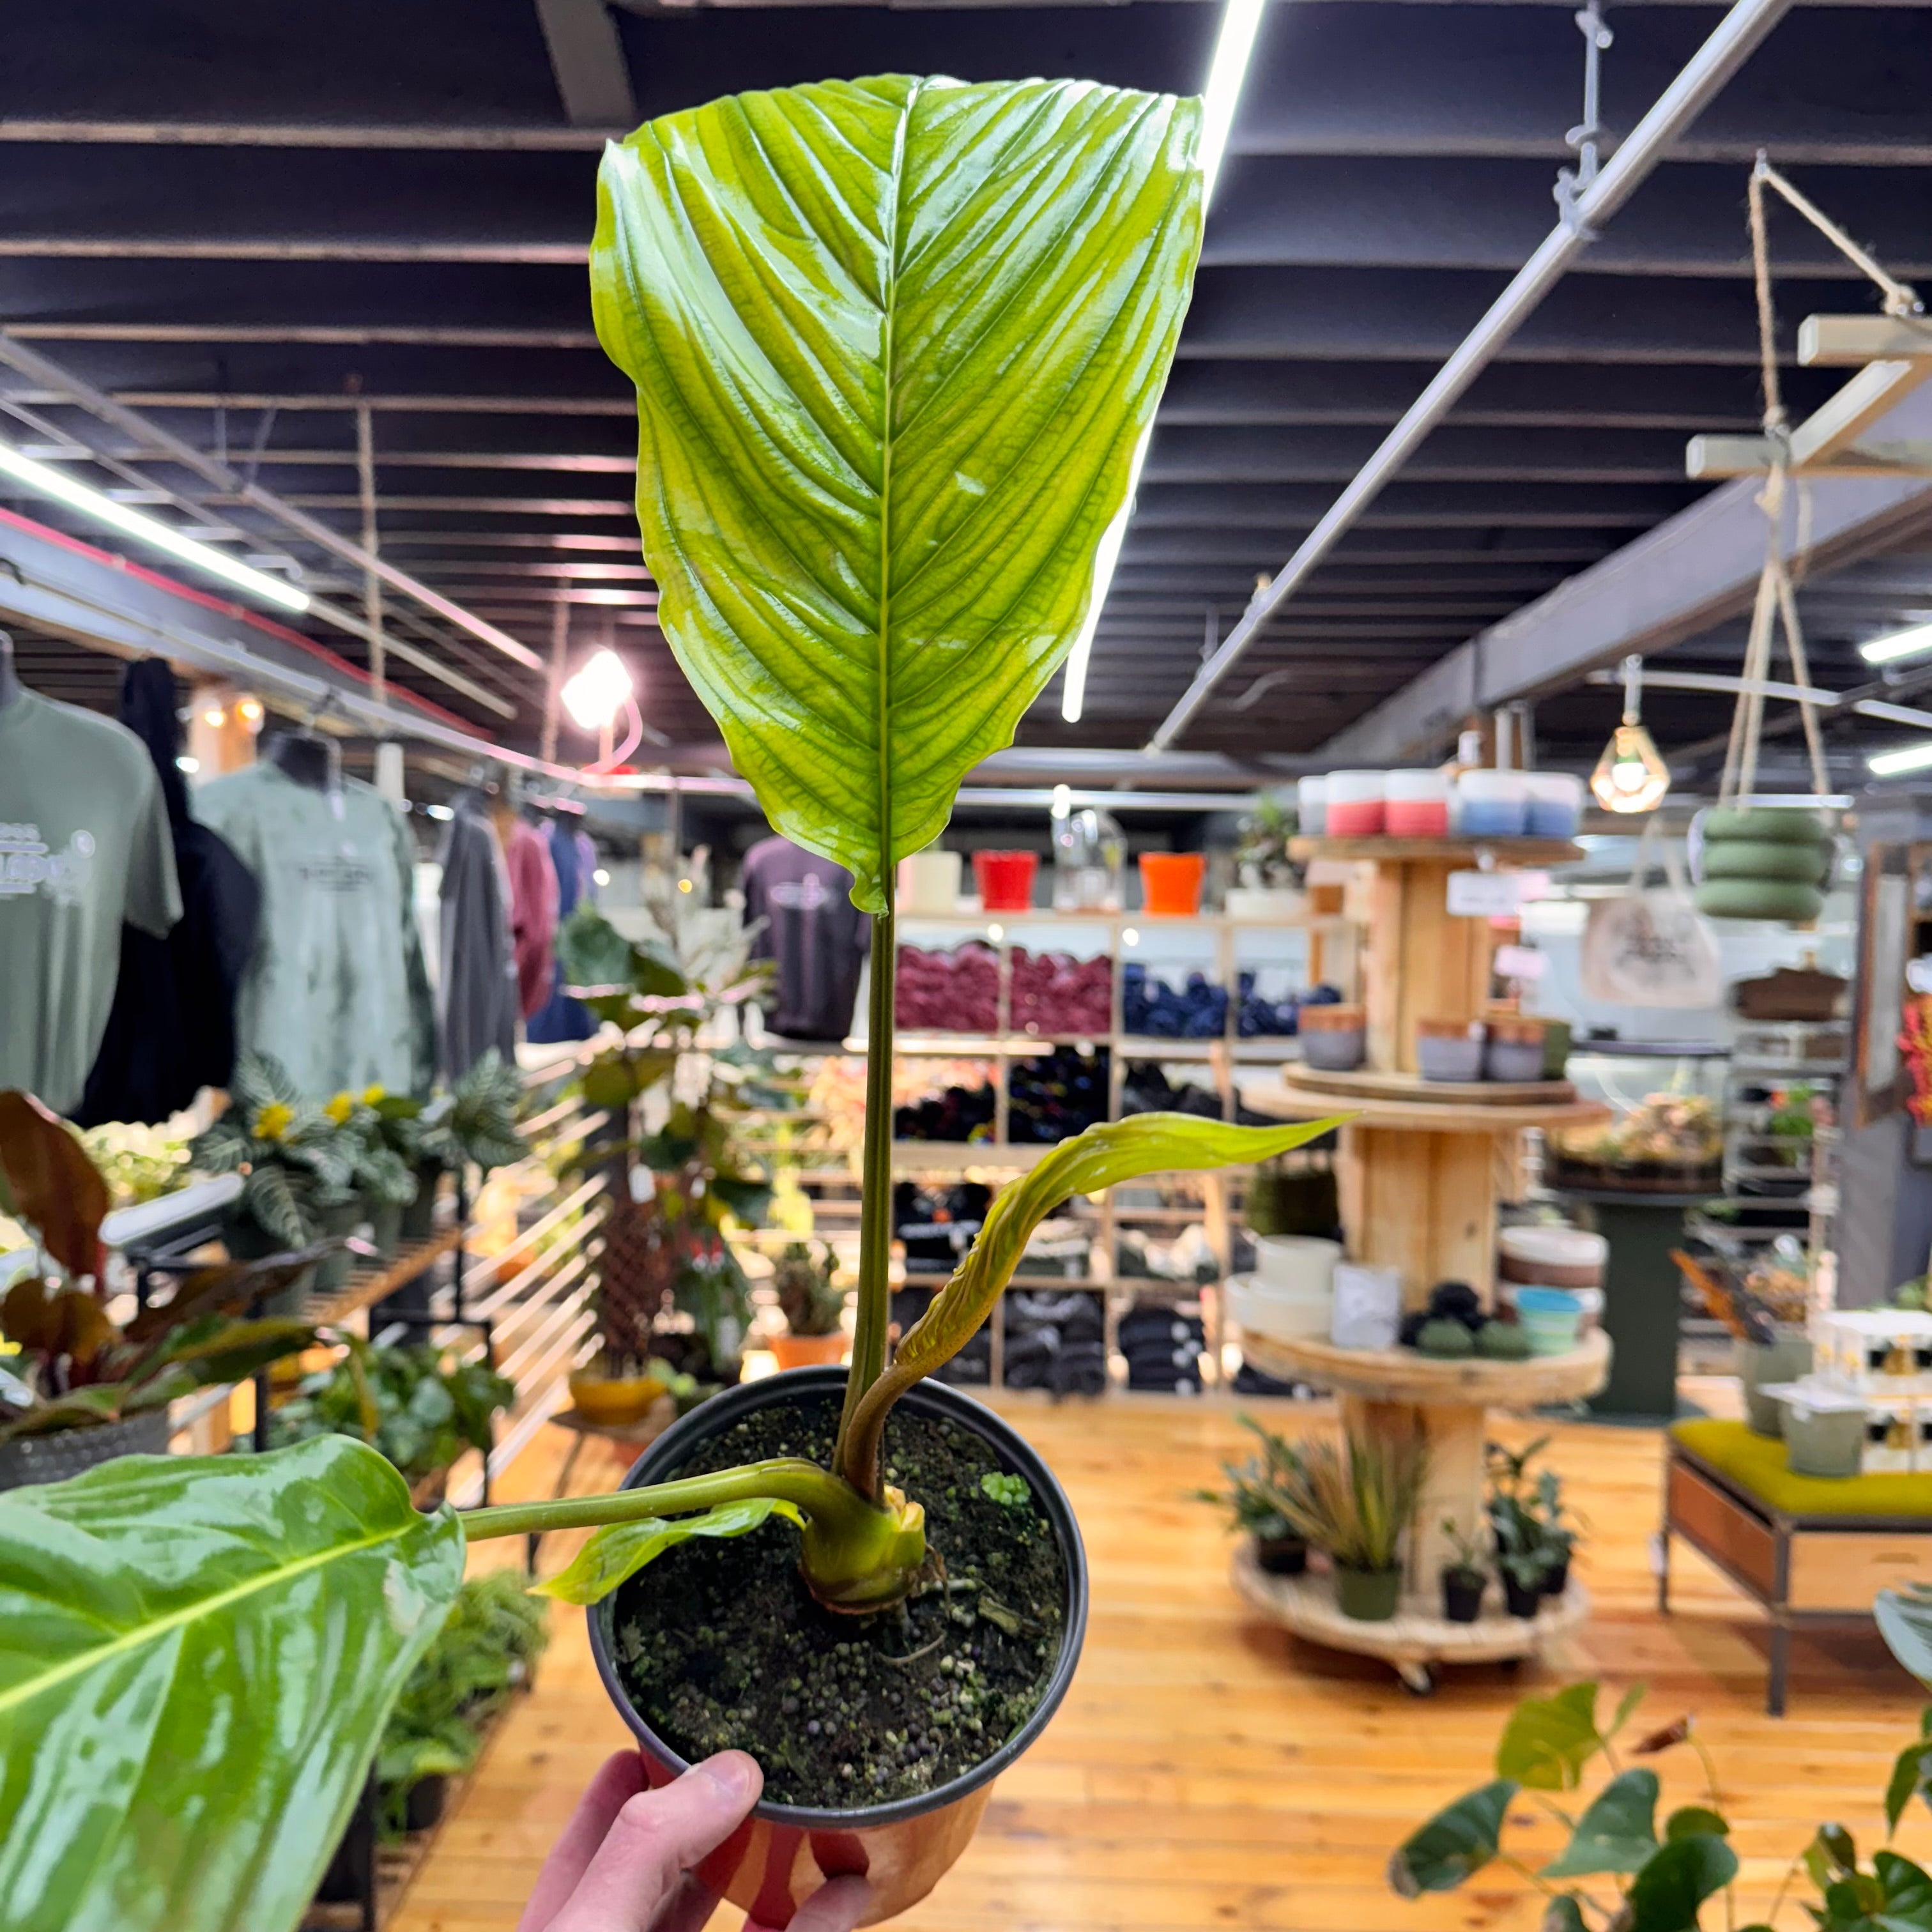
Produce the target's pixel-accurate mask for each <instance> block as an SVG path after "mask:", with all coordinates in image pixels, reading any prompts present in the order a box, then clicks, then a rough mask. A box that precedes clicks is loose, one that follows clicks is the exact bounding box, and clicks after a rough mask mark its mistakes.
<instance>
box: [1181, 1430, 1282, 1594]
mask: <svg viewBox="0 0 1932 1932" xmlns="http://www.w3.org/2000/svg"><path fill="white" fill-rule="evenodd" d="M1235 1421H1237V1422H1238V1423H1240V1424H1241V1427H1243V1428H1244V1429H1250V1430H1253V1432H1254V1433H1255V1434H1256V1436H1257V1437H1258V1438H1259V1439H1260V1442H1261V1445H1262V1453H1261V1454H1260V1455H1259V1456H1258V1457H1257V1456H1250V1457H1249V1458H1248V1460H1247V1461H1246V1462H1245V1463H1223V1464H1222V1466H1221V1467H1222V1468H1223V1469H1224V1470H1225V1471H1226V1473H1227V1477H1228V1487H1227V1488H1226V1489H1225V1490H1196V1492H1195V1494H1196V1496H1199V1498H1200V1499H1201V1501H1202V1502H1207V1503H1218V1504H1220V1505H1221V1506H1222V1508H1224V1509H1226V1511H1227V1512H1228V1514H1229V1518H1230V1520H1231V1521H1232V1524H1233V1526H1234V1527H1235V1529H1238V1530H1239V1531H1241V1532H1242V1533H1243V1534H1244V1535H1246V1536H1247V1538H1249V1540H1250V1543H1251V1544H1253V1548H1254V1553H1255V1561H1256V1562H1257V1563H1258V1564H1259V1565H1260V1566H1261V1567H1262V1569H1264V1570H1265V1571H1267V1572H1268V1574H1269V1575H1270V1576H1271V1577H1299V1576H1300V1575H1301V1574H1302V1573H1303V1572H1304V1571H1306V1570H1307V1568H1308V1541H1307V1538H1305V1537H1304V1535H1302V1534H1301V1532H1300V1531H1299V1530H1298V1529H1296V1528H1295V1525H1294V1524H1293V1523H1291V1522H1289V1520H1288V1518H1287V1517H1286V1516H1285V1515H1284V1514H1283V1513H1282V1507H1281V1491H1282V1487H1283V1484H1284V1483H1285V1482H1286V1481H1287V1480H1289V1475H1290V1472H1291V1471H1292V1468H1293V1466H1294V1463H1295V1450H1294V1448H1292V1446H1291V1445H1289V1443H1287V1442H1285V1441H1283V1439H1282V1438H1281V1437H1280V1436H1277V1435H1276V1434H1274V1433H1273V1431H1271V1430H1267V1429H1264V1428H1263V1427H1262V1425H1261V1424H1259V1422H1257V1421H1255V1419H1254V1418H1253V1417H1252V1416H1248V1415H1239V1416H1237V1417H1236V1418H1235Z"/></svg>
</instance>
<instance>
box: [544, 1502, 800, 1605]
mask: <svg viewBox="0 0 1932 1932" xmlns="http://www.w3.org/2000/svg"><path fill="white" fill-rule="evenodd" d="M772 1516H781V1517H786V1518H787V1520H790V1522H793V1523H796V1524H797V1526H799V1529H803V1528H804V1527H805V1518H804V1517H802V1515H800V1514H799V1511H797V1509H796V1508H795V1507H794V1506H793V1505H792V1504H790V1503H788V1502H783V1501H781V1499H779V1498H778V1497H776V1496H756V1497H754V1498H752V1499H751V1500H750V1501H749V1502H741V1503H721V1504H720V1505H718V1507H717V1508H715V1509H712V1510H706V1511H705V1512H704V1514H703V1515H702V1516H687V1517H675V1518H666V1517H655V1516H651V1517H640V1519H639V1520H637V1522H635V1523H608V1524H606V1525H605V1526H604V1528H603V1529H600V1530H598V1531H597V1532H595V1535H592V1538H590V1540H589V1542H588V1543H586V1544H585V1545H584V1546H583V1548H582V1549H581V1550H579V1551H578V1552H577V1555H576V1556H575V1557H574V1559H572V1560H571V1563H570V1565H569V1567H568V1568H566V1569H564V1570H561V1571H559V1572H558V1573H557V1574H556V1575H555V1576H554V1577H551V1578H550V1580H549V1581H548V1582H547V1583H539V1584H538V1585H537V1586H535V1588H536V1592H537V1594H538V1595H539V1596H544V1597H554V1598H556V1600H557V1601H558V1602H559V1603H564V1604H595V1603H601V1601H603V1599H604V1598H606V1597H607V1596H608V1595H610V1592H612V1591H613V1590H614V1589H616V1587H617V1586H618V1585H619V1584H620V1583H625V1582H626V1581H628V1579H630V1578H631V1577H634V1576H635V1575H636V1574H637V1572H638V1571H640V1570H641V1569H642V1568H643V1567H644V1565H646V1564H647V1563H649V1562H650V1561H651V1560H652V1559H653V1558H654V1557H658V1556H662V1555H663V1554H664V1552H665V1551H666V1550H673V1549H675V1548H676V1547H677V1545H678V1544H680V1543H685V1542H688V1541H689V1540H690V1539H691V1538H692V1537H694V1536H742V1535H745V1532H747V1531H748V1530H754V1529H757V1527H758V1526H759V1525H760V1524H761V1523H763V1522H765V1521H766V1519H767V1518H768V1517H772Z"/></svg>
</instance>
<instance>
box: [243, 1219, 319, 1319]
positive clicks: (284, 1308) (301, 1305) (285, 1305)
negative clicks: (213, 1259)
mask: <svg viewBox="0 0 1932 1932" xmlns="http://www.w3.org/2000/svg"><path fill="white" fill-rule="evenodd" d="M221 1245H222V1246H223V1247H224V1248H226V1250H228V1258H229V1260H230V1261H236V1262H265V1261H266V1260H267V1259H269V1256H271V1255H285V1254H287V1253H288V1251H289V1247H290V1244H289V1243H287V1241H278V1240H277V1239H276V1238H275V1236H274V1235H272V1234H270V1233H269V1231H268V1229H266V1228H265V1227H263V1226H262V1225H261V1223H260V1222H258V1221H257V1220H255V1219H254V1217H253V1216H252V1215H248V1214H240V1213H236V1214H230V1215H229V1217H227V1218H226V1220H223V1223H222V1224H221ZM314 1292H315V1270H314V1268H304V1269H303V1270H302V1273H301V1274H299V1275H297V1276H296V1278H295V1280H293V1281H292V1282H290V1283H289V1284H288V1285H287V1287H285V1288H281V1289H278V1290H277V1291H276V1292H275V1293H274V1294H273V1295H263V1298H262V1313H263V1314H264V1315H299V1314H300V1313H302V1310H304V1309H305V1307H308V1298H309V1297H310V1295H312V1294H313V1293H314Z"/></svg>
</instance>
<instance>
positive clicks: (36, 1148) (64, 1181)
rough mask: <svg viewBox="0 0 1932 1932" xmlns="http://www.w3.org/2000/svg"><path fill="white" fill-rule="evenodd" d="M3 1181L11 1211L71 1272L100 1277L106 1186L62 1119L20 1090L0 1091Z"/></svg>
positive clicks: (48, 1251) (1, 1172)
mask: <svg viewBox="0 0 1932 1932" xmlns="http://www.w3.org/2000/svg"><path fill="white" fill-rule="evenodd" d="M0 1181H4V1183H5V1187H6V1190H7V1196H8V1197H9V1199H10V1200H11V1202H12V1203H13V1209H12V1211H13V1214H16V1215H17V1216H18V1217H19V1218H20V1220H23V1221H24V1222H26V1223H27V1225H28V1226H29V1227H30V1228H31V1229H33V1230H34V1233H35V1234H36V1235H37V1236H38V1237H39V1239H40V1246H41V1247H43V1248H44V1249H46V1251H47V1253H49V1254H50V1255H51V1256H52V1257H53V1258H54V1259H55V1261H57V1262H59V1263H60V1265H61V1266H62V1268H65V1269H66V1271H68V1274H71V1275H72V1276H74V1277H75V1278H76V1279H79V1277H81V1276H83V1275H98V1274H100V1272H101V1222H102V1221H103V1220H104V1219H105V1218H106V1216H107V1182H106V1181H103V1180H102V1179H101V1175H100V1173H99V1172H98V1170H97V1169H96V1168H95V1165H94V1163H93V1162H92V1161H91V1160H89V1159H88V1157H87V1150H86V1148H84V1147H83V1146H82V1145H81V1144H80V1142H79V1141H78V1140H77V1139H76V1138H75V1137H74V1136H73V1135H72V1134H71V1133H69V1132H68V1130H67V1129H66V1127H65V1126H63V1125H62V1122H61V1120H60V1117H59V1116H58V1115H56V1114H53V1113H51V1112H49V1111H48V1109H46V1108H45V1107H43V1106H41V1105H40V1102H39V1101H37V1100H35V1099H34V1097H33V1096H32V1095H31V1094H23V1093H22V1092H20V1090H19V1089H18V1088H11V1087H10V1088H7V1090H6V1091H5V1092H4V1093H0Z"/></svg>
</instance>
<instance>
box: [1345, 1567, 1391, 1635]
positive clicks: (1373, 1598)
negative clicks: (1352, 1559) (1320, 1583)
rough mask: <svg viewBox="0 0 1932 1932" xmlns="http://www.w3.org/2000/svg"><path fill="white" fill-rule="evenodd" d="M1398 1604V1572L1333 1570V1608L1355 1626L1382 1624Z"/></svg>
mask: <svg viewBox="0 0 1932 1932" xmlns="http://www.w3.org/2000/svg"><path fill="white" fill-rule="evenodd" d="M1401 1601H1402V1572H1401V1571H1400V1570H1348V1569H1345V1568H1343V1566H1342V1565H1340V1564H1339V1563H1338V1564H1337V1565H1336V1566H1335V1604H1336V1607H1337V1609H1338V1610H1340V1612H1341V1613H1342V1614H1343V1616H1345V1617H1353V1618H1354V1619H1355V1621H1356V1622H1358V1623H1364V1624H1385V1623H1387V1622H1388V1620H1389V1619H1390V1618H1391V1617H1392V1616H1394V1615H1395V1611H1396V1606H1397V1604H1399V1603H1400V1602H1401Z"/></svg>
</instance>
